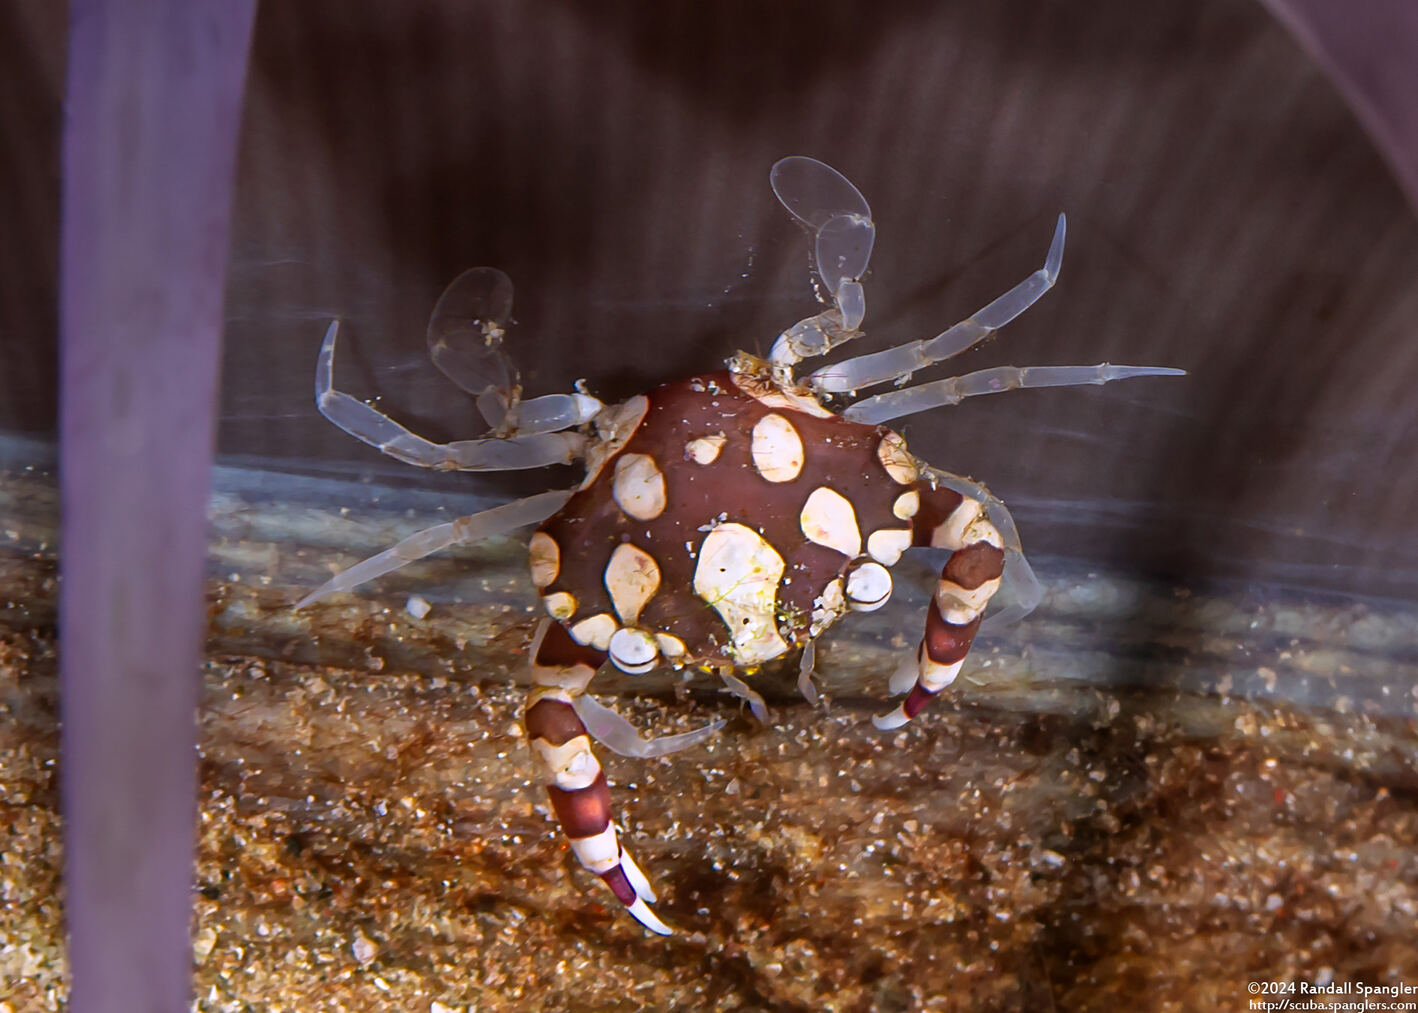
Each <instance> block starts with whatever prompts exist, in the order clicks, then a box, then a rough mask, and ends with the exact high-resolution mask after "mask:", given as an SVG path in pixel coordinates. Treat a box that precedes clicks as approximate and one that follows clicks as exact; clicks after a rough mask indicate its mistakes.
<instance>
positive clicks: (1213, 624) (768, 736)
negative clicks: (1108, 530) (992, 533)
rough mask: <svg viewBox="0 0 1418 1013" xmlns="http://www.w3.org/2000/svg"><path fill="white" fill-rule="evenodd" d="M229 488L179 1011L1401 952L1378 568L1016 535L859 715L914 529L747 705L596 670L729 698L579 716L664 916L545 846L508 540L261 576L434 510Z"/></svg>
mask: <svg viewBox="0 0 1418 1013" xmlns="http://www.w3.org/2000/svg"><path fill="white" fill-rule="evenodd" d="M224 485H225V486H227V491H225V492H222V493H219V495H218V496H217V497H216V499H215V501H214V509H213V521H214V542H213V568H212V579H211V581H210V583H209V588H208V593H209V597H210V601H211V615H212V628H211V637H210V642H209V656H208V658H207V661H206V663H205V665H204V668H203V677H204V682H205V694H204V702H203V706H202V711H201V714H200V721H201V729H202V732H201V748H202V770H201V785H202V786H201V796H200V820H201V824H200V838H199V853H198V867H197V890H198V892H197V897H196V908H197V913H196V922H195V925H194V939H195V955H196V964H195V992H196V1004H195V1008H197V1009H199V1010H204V1011H208V1010H209V1011H243V1013H244V1011H268V1010H269V1011H273V1013H274V1011H302V1013H304V1011H312V1010H320V1011H325V1010H331V1011H333V1010H348V1011H376V1010H379V1011H383V1010H407V1011H416V1013H424V1011H429V1013H447V1011H460V1013H462V1011H473V1010H479V1011H494V1010H517V1011H525V1010H529V1009H542V1010H646V1009H648V1010H701V1009H702V1010H785V1011H786V1010H853V1011H868V1010H883V1011H891V1010H1031V1011H1039V1010H1042V1011H1053V1010H1100V1011H1101V1010H1116V1009H1124V1008H1126V1009H1137V1010H1233V1009H1234V1010H1244V1009H1247V1008H1249V1003H1250V1000H1251V999H1252V998H1255V996H1254V995H1253V994H1252V993H1251V992H1250V991H1249V986H1250V983H1252V982H1278V981H1293V982H1296V983H1301V982H1306V983H1309V982H1320V983H1340V984H1341V985H1342V984H1343V983H1346V982H1350V983H1353V984H1354V987H1356V988H1357V986H1358V985H1359V984H1365V985H1370V986H1376V985H1405V984H1406V985H1409V986H1418V946H1415V945H1414V942H1413V940H1414V929H1415V925H1418V732H1415V723H1414V715H1415V692H1418V690H1415V686H1418V654H1415V644H1418V617H1415V610H1414V609H1413V608H1412V607H1411V606H1408V605H1404V604H1402V603H1382V602H1359V601H1355V600H1353V599H1317V598H1314V597H1313V596H1305V595H1302V594H1296V593H1281V592H1273V591H1263V590H1258V589H1256V588H1247V587H1211V588H1206V589H1200V588H1188V587H1179V586H1171V585H1168V586H1158V585H1151V584H1145V583H1141V582H1129V581H1127V580H1124V579H1120V578H1119V577H1117V576H1116V575H1111V576H1110V575H1105V574H1097V573H1089V572H1086V571H1080V570H1077V569H1071V568H1068V567H1064V566H1061V565H1059V566H1053V565H1048V564H1047V561H1045V562H1044V563H1041V564H1040V566H1039V568H1040V570H1041V573H1042V574H1043V576H1044V578H1045V584H1046V589H1047V596H1046V598H1045V601H1044V604H1043V606H1042V607H1041V608H1040V609H1039V610H1038V612H1037V613H1036V614H1035V615H1034V616H1031V617H1030V618H1029V619H1027V620H1025V621H1024V622H1022V623H1020V624H1019V625H1017V626H1015V627H1013V628H1011V629H1009V630H1007V631H1004V632H1003V633H1001V634H1000V635H998V636H994V637H991V638H989V639H988V640H982V642H981V643H980V644H979V645H978V646H977V649H976V652H975V654H974V655H973V656H972V657H973V658H974V659H975V665H976V667H975V668H974V669H973V671H972V672H971V673H970V674H969V677H968V678H966V679H962V682H961V683H960V685H959V686H958V687H957V688H956V689H955V690H954V691H952V692H951V693H949V694H947V696H946V698H944V699H943V700H941V701H940V702H939V703H938V705H937V706H936V707H934V709H932V710H930V711H928V712H927V713H926V714H925V715H923V716H922V717H921V718H920V719H918V720H917V721H916V722H914V723H913V724H911V725H909V726H907V727H906V728H904V729H901V730H899V731H896V732H891V733H879V732H877V731H876V730H875V729H874V728H873V727H872V726H871V724H870V721H869V720H868V717H869V715H870V714H871V713H872V712H873V710H879V709H884V707H883V704H882V703H881V699H882V697H883V696H884V695H885V687H884V683H885V676H886V674H887V672H889V670H890V667H891V666H892V665H893V664H894V659H895V658H896V657H897V656H898V655H899V653H900V652H901V651H903V650H909V649H910V648H911V646H912V644H913V643H914V641H915V639H916V638H917V637H918V636H919V624H920V621H921V616H922V614H923V613H922V611H921V605H922V602H923V601H924V596H925V594H926V588H927V587H928V585H929V578H930V566H929V564H928V563H922V564H919V565H917V566H915V567H914V568H913V567H910V566H908V567H905V568H904V569H902V568H898V571H897V575H898V594H897V600H894V601H893V602H892V604H891V605H889V606H888V607H887V608H886V609H884V610H883V611H882V612H880V613H876V614H874V615H872V616H868V617H854V618H856V619H857V620H859V621H857V622H853V621H850V620H849V621H848V622H846V623H844V624H842V625H839V626H838V627H836V628H834V629H833V630H832V631H831V632H830V633H829V634H828V635H827V636H826V637H825V638H824V639H823V641H822V649H821V651H820V653H819V666H818V667H819V670H820V672H821V673H822V680H821V685H822V688H823V689H824V691H825V693H826V695H827V698H828V706H827V707H826V708H825V709H814V708H812V707H810V706H808V705H807V704H806V703H804V702H802V701H801V700H800V699H797V698H796V697H795V695H794V693H793V691H792V673H791V671H787V672H776V673H775V672H769V673H764V675H763V676H762V677H760V681H759V685H762V686H764V687H765V692H766V693H767V695H768V696H769V700H770V704H771V706H772V710H773V722H772V724H771V725H770V726H768V727H764V726H762V725H760V724H758V723H757V722H756V721H754V720H753V719H752V718H751V717H750V716H748V715H747V713H746V712H745V711H744V709H743V708H742V707H741V705H740V702H739V701H738V700H736V699H734V698H732V697H730V696H727V695H725V694H723V693H722V692H720V691H718V690H717V689H716V687H715V686H714V685H713V683H712V682H711V681H708V680H696V681H694V682H693V683H692V684H690V685H688V686H686V685H683V684H681V683H680V682H679V680H678V678H677V677H673V676H661V677H647V678H646V679H642V680H639V681H632V680H629V679H627V678H626V677H619V678H606V677H605V676H604V675H603V676H602V678H600V679H598V680H597V682H596V683H595V687H596V688H597V689H599V690H602V691H603V692H604V693H605V696H603V699H604V700H606V701H607V702H610V703H612V704H613V705H614V706H615V707H616V708H617V709H619V710H620V711H621V712H622V713H624V714H626V715H627V716H628V717H630V718H631V719H632V720H634V721H635V722H636V723H637V724H639V725H641V726H642V727H645V728H647V729H649V730H652V731H654V732H657V733H664V732H678V731H684V730H687V729H690V728H693V727H698V726H699V725H701V724H703V723H704V722H707V721H709V720H712V719H713V718H715V717H723V718H727V719H728V724H727V726H726V727H725V728H724V729H723V730H722V732H721V733H720V734H719V735H718V736H716V737H715V738H714V739H713V740H712V741H710V742H709V743H708V744H706V745H704V746H700V747H696V748H693V749H690V750H688V751H685V752H682V753H679V754H676V755H673V756H670V757H666V758H662V759H654V760H626V759H621V758H618V757H614V756H610V755H609V754H608V753H606V752H605V751H602V758H603V761H604V762H605V764H606V767H607V770H608V774H609V776H610V779H611V781H612V784H613V786H614V787H613V794H614V799H615V801H616V804H617V805H618V806H619V811H620V816H621V822H622V824H623V826H624V829H625V840H626V842H627V843H628V845H629V846H630V847H631V848H632V849H633V851H634V853H635V855H636V856H637V858H638V859H639V861H640V864H641V866H642V867H643V868H645V870H646V871H647V872H648V873H649V875H650V876H651V878H652V880H653V882H654V883H655V885H656V886H657V888H658V889H659V891H660V894H661V900H660V903H659V904H658V905H657V910H658V911H659V913H660V914H661V915H662V916H663V917H664V918H665V919H666V920H667V921H668V922H670V923H671V924H672V925H673V926H675V928H676V929H677V933H676V934H675V935H674V936H672V937H670V938H669V939H660V938H658V937H654V936H651V935H650V934H648V933H646V932H645V931H643V930H642V929H641V928H640V927H639V926H638V925H637V924H636V923H635V922H633V921H632V920H630V919H629V918H628V917H627V916H625V914H624V913H623V912H621V911H620V910H619V906H618V905H617V904H616V903H615V902H614V901H613V899H612V898H611V897H610V895H609V893H608V892H607V891H606V890H605V889H604V888H603V887H602V886H601V885H600V884H599V883H598V882H597V881H595V880H594V879H593V877H591V876H590V875H588V874H587V873H585V872H583V871H582V870H581V869H580V868H579V867H578V866H577V864H576V862H575V860H574V859H573V858H572V856H571V855H570V853H569V851H568V850H567V849H566V847H565V846H564V844H563V843H562V842H561V840H560V838H559V836H558V835H557V834H556V833H555V832H554V828H553V825H552V823H551V821H550V819H549V817H548V815H547V811H546V807H545V805H544V797H543V794H542V791H541V789H540V788H538V787H537V786H535V785H534V784H532V782H531V780H530V778H531V774H532V767H531V763H530V760H529V757H528V755H527V751H526V748H525V742H524V741H523V738H522V736H521V733H520V731H519V730H518V725H517V713H518V708H519V705H520V697H521V692H522V691H521V689H520V688H519V686H518V683H519V682H522V681H524V680H523V676H522V673H521V666H522V665H523V664H524V663H525V659H524V657H523V651H524V644H525V640H526V636H527V633H528V631H529V630H530V629H531V626H532V623H533V620H534V613H533V612H532V611H531V608H532V603H533V598H532V595H531V591H530V587H529V586H528V585H527V583H526V580H525V577H524V576H523V574H522V566H521V558H520V556H519V552H518V548H517V546H516V545H515V544H514V543H510V542H509V543H498V544H494V545H490V546H482V547H477V548H472V549H465V550H460V551H459V552H457V553H454V554H453V555H452V556H451V557H450V558H445V559H441V560H436V561H432V562H430V563H428V564H423V565H420V566H417V567H413V568H410V570H408V571H405V572H403V573H401V574H399V575H397V576H394V577H391V578H388V579H387V580H386V581H384V582H383V583H381V584H380V585H376V586H375V587H373V588H371V589H370V590H369V591H368V592H367V593H362V594H360V595H346V596H340V597H339V598H336V599H332V600H331V602H329V603H328V604H326V605H324V606H322V607H317V608H315V609H312V610H311V611H310V612H308V613H293V612H291V611H290V609H289V604H290V603H291V602H292V601H293V600H294V599H295V598H297V597H299V593H298V592H299V590H300V589H301V588H304V587H308V586H310V585H311V584H312V583H318V582H319V580H320V579H323V575H324V574H325V573H328V572H330V570H331V568H332V567H336V566H343V565H348V563H350V562H352V561H354V560H355V559H357V558H359V557H360V556H362V555H364V554H367V553H368V552H370V551H373V550H375V549H377V548H379V547H381V546H382V545H384V544H388V543H389V542H391V541H393V540H395V539H396V538H397V537H399V536H401V535H402V534H405V533H407V531H408V530H412V529H413V528H415V527H418V526H420V525H421V524H425V523H432V522H434V521H437V520H439V519H444V518H443V517H441V516H440V515H439V512H438V509H436V508H428V507H427V504H416V506H415V507H407V506H405V505H404V503H403V502H402V501H401V502H400V504H399V508H398V509H397V510H396V509H392V508H391V509H389V510H388V511H386V512H385V513H382V514H381V513H380V511H379V509H378V506H377V504H376V505H375V506H374V507H373V508H372V509H371V510H369V511H367V512H366V511H361V512H360V517H358V518H356V517H354V516H353V514H352V513H350V512H348V511H346V512H343V513H342V512H341V511H338V510H336V511H322V509H321V508H320V507H319V506H318V505H307V506H292V505H290V504H287V503H278V502H273V501H269V500H263V499H262V497H261V496H258V495H255V494H253V493H252V492H251V486H250V483H247V484H245V485H243V482H242V481H238V480H236V479H232V476H231V475H229V474H228V475H226V476H225V478H223V476H222V475H219V481H218V487H219V489H221V488H223V486H224ZM233 489H234V490H235V491H232V490H233ZM0 507H3V510H0V513H3V516H4V517H5V525H4V530H3V531H0V841H3V847H0V897H3V900H4V904H3V907H0V1013H28V1011H32V1010H51V1009H62V1008H63V1004H62V995H63V989H64V985H63V982H64V973H65V969H64V958H63V948H62V915H63V910H62V894H61V890H60V869H61V862H62V853H61V826H60V817H59V809H58V807H59V799H58V776H57V770H56V764H57V744H58V724H57V711H58V701H57V683H56V668H55V644H54V639H53V637H54V604H53V596H54V585H55V576H54V562H53V531H52V525H53V507H54V504H53V490H52V479H51V478H50V477H49V476H47V475H45V474H43V473H42V472H33V471H24V470H14V471H10V472H8V473H6V474H5V475H4V476H3V480H0ZM414 592H417V593H420V594H422V595H424V597H426V598H427V599H428V600H429V602H430V603H431V604H432V611H431V613H430V614H429V615H428V617H427V618H425V619H422V620H418V619H415V618H413V617H412V616H411V615H409V614H408V613H407V612H406V611H405V610H404V604H405V602H406V600H407V598H408V596H409V595H410V594H411V593H414ZM789 667H791V666H789ZM1351 998H1352V997H1351ZM1411 998H1413V999H1414V1000H1418V995H1414V996H1412V997H1411Z"/></svg>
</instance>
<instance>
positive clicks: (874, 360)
mask: <svg viewBox="0 0 1418 1013" xmlns="http://www.w3.org/2000/svg"><path fill="white" fill-rule="evenodd" d="M1065 231H1066V230H1065V219H1064V216H1063V215H1059V224H1058V226H1057V227H1056V228H1055V229H1054V239H1053V242H1052V243H1050V244H1049V254H1048V256H1047V257H1046V258H1045V260H1044V266H1043V267H1041V268H1040V269H1039V270H1037V271H1035V272H1034V273H1033V274H1031V275H1030V276H1029V277H1027V278H1025V279H1024V280H1023V281H1021V282H1020V283H1019V284H1018V285H1015V286H1014V288H1012V289H1010V290H1009V291H1008V292H1006V293H1005V294H1004V295H1002V296H1000V297H999V298H998V299H996V300H995V301H994V302H992V303H990V304H989V305H988V306H986V307H985V308H984V309H982V310H979V311H977V312H976V313H975V314H974V315H973V316H971V317H967V318H966V319H964V320H962V321H960V323H958V324H956V325H954V326H953V327H951V328H950V329H948V330H946V331H942V332H941V333H940V334H937V335H936V336H935V337H934V338H931V339H930V340H928V341H912V342H909V343H907V344H904V345H897V346H896V347H895V348H888V349H885V350H883V351H880V352H872V353H871V354H870V355H859V356H857V357H856V358H853V359H844V360H842V361H841V362H837V363H833V364H832V365H830V366H824V367H822V368H821V369H819V370H818V371H817V372H816V373H813V374H812V375H811V376H809V377H808V379H807V382H808V384H809V386H811V387H814V388H815V389H817V390H819V391H821V392H823V393H826V394H844V393H846V392H848V391H853V390H861V389H862V388H863V387H871V386H873V385H875V384H878V383H885V382H886V381H888V380H896V381H898V382H903V381H905V380H906V379H907V378H908V377H910V375H911V374H912V373H914V372H915V371H916V370H918V369H922V368H924V367H926V366H929V365H931V364H932V363H936V362H940V361H942V360H944V359H948V358H950V357H951V356H952V355H959V354H960V353H961V352H963V351H965V350H966V349H967V348H970V347H971V346H973V345H976V344H978V343H979V342H981V341H983V340H984V339H985V338H987V337H989V336H990V335H991V334H993V333H994V332H995V331H997V330H999V329H1000V328H1001V327H1003V326H1004V325H1005V324H1007V323H1009V322H1010V321H1011V320H1013V319H1014V318H1015V317H1017V316H1019V314H1021V313H1023V312H1024V311H1025V310H1027V309H1028V308H1029V307H1030V306H1033V305H1034V304H1035V303H1036V302H1038V301H1039V299H1040V297H1041V296H1043V294H1044V293H1045V292H1047V291H1048V290H1049V289H1051V288H1053V287H1054V282H1055V281H1057V280H1058V277H1059V268H1060V267H1061V266H1062V265H1063V250H1064V233H1065Z"/></svg>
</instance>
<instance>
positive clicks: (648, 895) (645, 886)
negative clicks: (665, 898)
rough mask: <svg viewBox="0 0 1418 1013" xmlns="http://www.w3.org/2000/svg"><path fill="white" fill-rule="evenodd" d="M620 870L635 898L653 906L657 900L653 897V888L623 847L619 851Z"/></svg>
mask: <svg viewBox="0 0 1418 1013" xmlns="http://www.w3.org/2000/svg"><path fill="white" fill-rule="evenodd" d="M620 869H621V871H622V872H624V873H625V878H626V879H628V880H629V881H630V888H631V889H632V890H634V891H635V895H636V896H637V897H639V898H640V899H641V900H643V901H645V902H646V903H647V904H653V903H655V901H657V900H658V899H659V898H658V897H656V896H655V888H654V887H652V886H651V885H650V880H649V878H648V877H647V876H646V875H645V873H643V872H641V871H640V866H638V865H636V864H635V859H633V858H631V857H630V852H628V851H626V850H625V848H624V847H622V848H621V849H620Z"/></svg>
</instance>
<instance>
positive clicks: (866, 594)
mask: <svg viewBox="0 0 1418 1013" xmlns="http://www.w3.org/2000/svg"><path fill="white" fill-rule="evenodd" d="M890 597H891V574H889V573H887V572H886V567H884V566H882V565H881V564H880V563H863V564H862V565H861V566H859V567H857V568H856V569H855V570H853V571H852V572H851V573H849V574H848V575H847V605H848V607H849V608H851V610H852V611H853V612H874V611H875V610H877V609H879V608H881V607H882V606H883V605H885V604H886V600H887V599H888V598H890Z"/></svg>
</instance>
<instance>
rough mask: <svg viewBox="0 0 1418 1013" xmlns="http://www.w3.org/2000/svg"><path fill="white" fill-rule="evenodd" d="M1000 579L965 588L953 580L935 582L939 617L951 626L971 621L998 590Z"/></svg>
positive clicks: (983, 609)
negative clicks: (969, 588)
mask: <svg viewBox="0 0 1418 1013" xmlns="http://www.w3.org/2000/svg"><path fill="white" fill-rule="evenodd" d="M999 585H1000V580H999V578H998V577H996V578H995V579H994V580H987V581H985V582H984V583H983V584H981V585H980V586H979V587H977V588H972V589H971V590H968V591H967V590H966V589H965V588H963V587H961V586H960V585H959V584H957V583H955V582H954V581H953V580H942V581H940V582H939V583H938V584H936V589H935V605H936V608H937V609H939V610H940V617H941V618H942V619H944V620H945V621H946V622H948V623H950V625H952V626H963V625H964V624H966V623H968V622H973V621H974V620H975V619H976V617H978V616H979V614H980V613H981V612H983V611H985V606H986V605H988V604H989V603H990V599H991V598H993V597H994V596H995V592H996V591H998V590H999Z"/></svg>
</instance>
